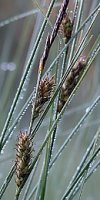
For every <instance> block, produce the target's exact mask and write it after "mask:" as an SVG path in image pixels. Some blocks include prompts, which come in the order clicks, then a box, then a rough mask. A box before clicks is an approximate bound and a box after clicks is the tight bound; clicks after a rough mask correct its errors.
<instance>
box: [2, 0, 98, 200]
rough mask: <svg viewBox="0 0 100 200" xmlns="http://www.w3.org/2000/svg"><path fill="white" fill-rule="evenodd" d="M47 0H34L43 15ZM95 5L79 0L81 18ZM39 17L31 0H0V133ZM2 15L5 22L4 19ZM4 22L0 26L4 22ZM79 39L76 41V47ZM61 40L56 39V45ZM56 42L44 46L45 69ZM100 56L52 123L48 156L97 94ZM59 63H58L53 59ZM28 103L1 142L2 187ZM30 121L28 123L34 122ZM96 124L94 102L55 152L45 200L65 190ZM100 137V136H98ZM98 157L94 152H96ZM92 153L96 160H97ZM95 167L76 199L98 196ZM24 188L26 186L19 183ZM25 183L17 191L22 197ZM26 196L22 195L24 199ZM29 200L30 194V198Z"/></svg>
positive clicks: (32, 83)
mask: <svg viewBox="0 0 100 200" xmlns="http://www.w3.org/2000/svg"><path fill="white" fill-rule="evenodd" d="M50 2H51V0H40V1H39V0H38V3H39V5H40V6H41V9H43V11H44V14H45V13H46V12H47V10H48V6H49V4H50ZM61 3H62V1H61V0H59V1H56V4H55V7H54V8H53V11H52V14H51V15H50V21H51V23H52V26H53V25H54V22H55V20H56V17H57V14H58V11H59V8H60V4H61ZM98 4H99V1H98V0H95V1H91V0H87V1H86V0H85V1H84V7H83V13H82V20H81V23H82V22H83V21H84V20H85V19H86V18H87V17H88V16H89V14H90V13H91V12H92V11H93V9H94V8H95V7H96V6H97V5H98ZM74 5H75V1H74V0H71V1H70V3H69V6H68V8H69V11H71V12H70V16H71V17H72V12H73V10H74ZM30 11H32V12H33V14H32V13H30V14H29V16H26V17H25V16H24V15H23V17H22V18H21V17H20V19H18V18H16V20H15V21H12V22H11V23H9V19H11V18H12V17H13V16H20V15H21V14H22V13H24V14H26V13H27V12H30ZM43 19H44V16H43V14H42V13H41V11H40V10H39V9H38V8H37V4H36V3H35V1H26V0H16V1H12V0H7V1H6V0H1V1H0V132H2V129H3V127H4V124H5V120H6V119H7V116H8V113H9V110H10V107H11V105H12V102H13V99H14V96H15V94H16V90H17V88H18V85H19V83H20V80H21V77H22V74H23V72H24V70H25V66H26V63H27V61H28V59H29V56H30V54H31V51H32V49H33V46H34V43H35V41H36V39H37V35H38V33H39V31H40V27H41V25H42V22H43ZM6 20H8V24H6V23H7V22H6ZM99 20H100V16H99V15H98V16H97V18H96V20H95V23H94V25H93V27H92V29H91V32H90V34H89V37H90V36H91V35H93V39H92V40H91V42H90V43H89V45H88V46H87V48H86V49H85V51H84V53H83V56H87V54H88V52H89V51H90V50H91V49H92V46H93V44H94V42H95V40H96V38H97V36H98V35H99V33H100V26H99V24H98V23H99ZM3 23H4V24H5V25H4V24H3ZM88 26H89V24H88V25H86V27H85V29H84V31H83V33H82V34H83V35H84V34H85V32H86V30H87V28H88ZM51 30H52V29H51V27H50V25H49V24H48V25H47V27H46V29H45V32H44V35H43V37H42V42H41V44H40V46H39V49H38V50H37V52H36V55H35V58H34V62H33V64H32V68H31V72H30V74H29V76H28V79H27V81H26V85H25V86H24V88H23V90H22V92H21V95H20V97H19V101H18V104H17V108H16V109H15V111H14V114H13V117H12V119H11V122H10V123H11V125H12V123H13V121H14V120H15V119H16V117H17V116H18V114H19V112H20V110H21V108H22V106H23V105H24V104H25V102H26V100H27V99H28V97H29V95H30V94H31V92H32V91H33V89H34V87H36V81H37V74H38V65H39V60H40V58H41V56H42V53H43V50H44V45H45V39H46V36H47V33H48V31H50V32H51ZM79 43H80V41H78V42H77V44H76V46H78V45H79ZM61 45H62V44H61ZM57 47H58V37H56V40H55V42H54V45H53V47H52V48H51V51H50V56H49V58H48V61H47V63H46V68H45V71H46V70H47V69H48V68H49V66H50V64H51V63H52V62H53V60H54V58H55V57H56V56H57ZM99 63H100V55H99V54H98V56H97V57H96V59H95V60H94V62H93V64H92V66H91V68H90V69H89V71H88V73H87V74H86V77H85V78H84V80H83V81H82V83H81V85H80V87H79V89H78V91H77V92H76V94H75V96H74V98H73V99H72V101H71V103H70V104H69V105H68V107H67V109H66V110H65V112H64V115H63V116H62V118H61V120H60V123H59V124H58V127H57V137H56V141H55V145H54V149H53V154H52V158H51V159H53V158H54V156H55V155H56V153H57V152H58V150H59V148H60V147H61V145H62V144H63V143H64V141H65V140H66V138H67V137H68V136H69V135H70V133H71V131H72V130H73V128H74V127H75V126H76V125H77V123H78V122H79V120H80V119H81V117H82V116H83V114H85V112H87V110H88V108H89V107H90V105H91V104H92V103H93V101H94V100H95V99H96V98H97V97H98V96H99V95H100V64H99ZM59 65H61V63H60V64H59ZM31 109H32V106H31V105H30V106H29V108H28V110H27V112H26V113H25V115H24V116H23V117H22V119H21V121H20V123H19V124H18V125H17V127H16V129H15V131H14V134H13V135H12V137H11V139H9V142H8V143H7V145H6V147H5V149H4V153H3V154H1V155H0V187H1V186H2V184H3V182H4V180H5V178H6V176H7V174H8V172H9V170H10V168H11V166H12V165H13V163H14V162H15V144H16V139H17V136H18V135H19V132H20V131H22V130H27V129H28V126H29V123H30V121H29V120H30V117H31ZM49 118H50V112H49V113H48V114H47V115H46V117H45V119H44V121H43V123H42V125H41V127H40V129H39V131H38V133H37V135H36V137H35V138H34V149H35V152H34V153H33V154H34V155H33V157H35V155H36V154H37V152H38V149H39V148H40V146H41V144H42V142H43V140H44V138H45V135H46V133H47V130H48V124H49ZM35 124H36V122H35V123H34V126H35ZM99 124H100V103H99V104H98V105H97V106H96V108H95V109H94V111H93V112H92V114H91V115H90V116H89V117H88V118H87V119H86V121H85V122H84V124H83V126H82V127H81V129H80V130H79V132H78V134H77V135H75V136H74V137H73V140H71V141H70V144H69V145H68V147H66V148H65V149H64V151H63V152H62V154H61V156H59V157H58V159H57V161H56V162H55V164H54V166H53V167H52V169H51V170H50V171H49V175H48V179H47V187H46V196H45V199H46V200H58V199H59V200H60V199H61V197H62V195H63V193H64V192H65V190H66V188H67V186H68V184H69V182H70V180H71V177H72V176H73V174H74V173H75V171H76V169H77V166H78V165H79V163H80V161H81V160H82V157H83V155H84V154H85V152H86V149H87V148H88V146H89V144H90V142H91V141H92V139H93V137H94V135H95V134H96V131H97V130H98V127H99ZM99 140H100V138H99ZM97 146H99V147H100V141H98V143H97ZM44 156H45V151H43V153H42V156H41V158H40V161H39V165H38V170H37V171H36V173H35V177H34V180H32V184H31V186H30V190H29V193H31V190H32V189H33V187H34V186H35V185H36V183H37V181H38V179H39V176H40V174H41V168H42V166H43V159H44ZM99 158H100V156H99ZM99 158H97V160H99ZM14 179H15V177H13V179H12V180H11V182H10V184H9V186H8V188H7V190H6V191H5V193H4V195H3V197H2V200H8V199H14V195H15V190H16V185H15V180H14ZM99 186H100V169H98V170H97V171H96V172H95V173H93V175H92V176H91V177H90V178H89V179H88V181H87V182H86V184H84V185H83V190H82V196H81V199H82V200H84V199H85V200H99V199H100V191H99ZM25 187H26V186H25ZM24 192H25V188H24V190H23V191H22V196H21V197H20V198H19V199H22V197H23V194H24ZM27 199H28V198H27ZM31 199H34V197H32V198H31ZM74 199H75V200H76V199H78V200H79V193H77V195H76V196H75V197H74Z"/></svg>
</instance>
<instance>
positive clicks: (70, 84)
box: [58, 57, 87, 112]
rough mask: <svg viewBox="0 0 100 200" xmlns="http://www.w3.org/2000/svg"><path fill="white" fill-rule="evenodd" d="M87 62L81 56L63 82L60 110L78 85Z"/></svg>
mask: <svg viewBox="0 0 100 200" xmlns="http://www.w3.org/2000/svg"><path fill="white" fill-rule="evenodd" d="M86 64H87V61H86V60H85V59H83V58H82V57H81V58H80V59H79V61H78V62H77V63H76V64H75V65H74V67H73V68H72V70H71V72H70V73H69V75H68V77H67V78H66V80H65V82H64V83H63V85H62V88H61V95H60V99H59V103H58V112H60V111H61V109H62V108H63V106H64V104H65V103H66V101H67V99H68V97H69V96H70V94H71V92H72V91H73V89H74V88H75V86H76V85H77V83H78V81H79V78H80V76H81V74H82V73H83V71H84V69H85V67H86Z"/></svg>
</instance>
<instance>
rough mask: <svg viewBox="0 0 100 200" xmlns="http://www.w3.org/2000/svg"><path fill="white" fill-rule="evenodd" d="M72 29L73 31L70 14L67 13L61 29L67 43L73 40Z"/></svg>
mask: <svg viewBox="0 0 100 200" xmlns="http://www.w3.org/2000/svg"><path fill="white" fill-rule="evenodd" d="M72 29H73V23H72V21H71V19H70V18H69V16H68V14H67V13H65V14H64V17H63V20H62V23H61V25H60V28H59V31H60V33H62V34H63V36H64V40H65V43H67V42H68V40H69V39H70V38H71V33H72Z"/></svg>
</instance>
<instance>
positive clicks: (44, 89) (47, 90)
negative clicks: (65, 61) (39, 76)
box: [35, 76, 55, 117]
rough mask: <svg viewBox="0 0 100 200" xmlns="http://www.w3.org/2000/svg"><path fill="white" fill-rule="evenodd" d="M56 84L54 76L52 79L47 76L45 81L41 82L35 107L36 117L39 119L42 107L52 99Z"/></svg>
mask: <svg viewBox="0 0 100 200" xmlns="http://www.w3.org/2000/svg"><path fill="white" fill-rule="evenodd" d="M54 82H55V80H54V76H52V77H51V78H49V77H48V76H46V77H45V78H44V79H43V80H41V81H40V85H39V89H38V97H37V101H36V107H35V117H38V115H39V113H40V112H41V108H42V106H43V105H44V104H45V103H46V102H47V101H48V100H49V99H50V97H51V93H52V90H53V87H54Z"/></svg>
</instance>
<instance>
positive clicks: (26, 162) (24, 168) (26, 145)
mask: <svg viewBox="0 0 100 200" xmlns="http://www.w3.org/2000/svg"><path fill="white" fill-rule="evenodd" d="M16 150H17V152H16V179H15V181H16V184H17V187H18V188H20V186H21V184H22V182H23V179H24V177H25V175H27V174H28V173H29V167H30V163H31V153H32V142H31V140H30V137H29V135H28V134H27V132H21V133H20V135H19V137H18V141H17V144H16Z"/></svg>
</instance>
